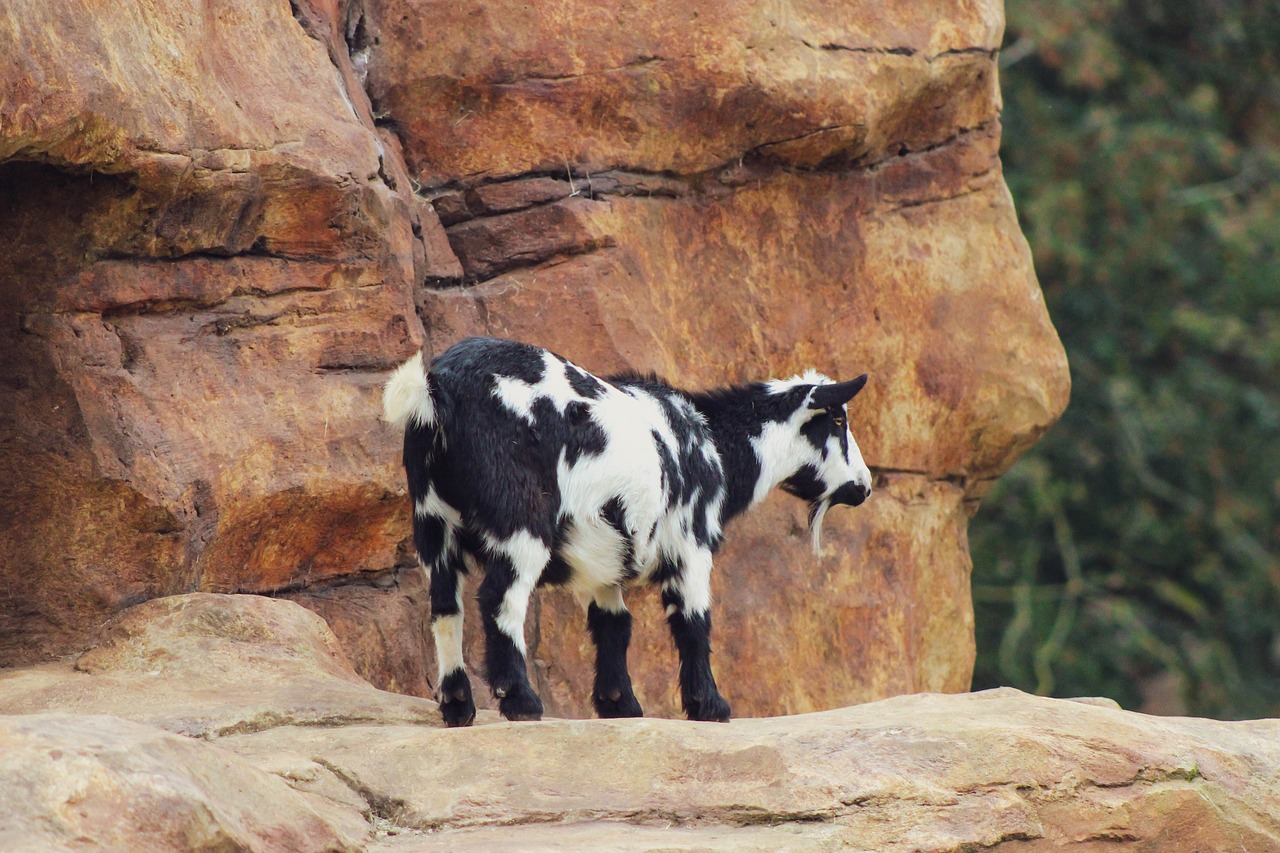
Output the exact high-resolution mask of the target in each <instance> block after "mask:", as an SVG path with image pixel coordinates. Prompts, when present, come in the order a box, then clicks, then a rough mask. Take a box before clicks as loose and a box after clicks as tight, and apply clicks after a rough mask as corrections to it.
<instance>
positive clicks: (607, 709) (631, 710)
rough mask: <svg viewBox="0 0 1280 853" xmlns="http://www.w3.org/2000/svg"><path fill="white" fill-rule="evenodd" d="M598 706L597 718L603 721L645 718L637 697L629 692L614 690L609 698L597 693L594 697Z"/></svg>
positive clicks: (594, 703) (594, 702)
mask: <svg viewBox="0 0 1280 853" xmlns="http://www.w3.org/2000/svg"><path fill="white" fill-rule="evenodd" d="M592 699H593V700H594V701H593V702H592V704H593V705H595V706H596V716H597V717H599V718H600V719H602V720H616V719H621V718H623V717H643V716H644V711H643V710H641V708H640V702H639V701H638V700H637V699H636V695H635V694H634V693H632V692H631V691H630V690H629V689H628V690H614V691H612V692H610V694H609V695H608V697H606V696H604V695H602V694H599V693H597V694H596V695H595V696H593V697H592Z"/></svg>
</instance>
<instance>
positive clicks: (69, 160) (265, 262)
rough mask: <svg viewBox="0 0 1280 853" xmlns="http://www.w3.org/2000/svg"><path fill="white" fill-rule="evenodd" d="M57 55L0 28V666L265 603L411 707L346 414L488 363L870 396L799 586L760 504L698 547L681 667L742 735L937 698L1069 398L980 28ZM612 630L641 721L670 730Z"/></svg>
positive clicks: (414, 10)
mask: <svg viewBox="0 0 1280 853" xmlns="http://www.w3.org/2000/svg"><path fill="white" fill-rule="evenodd" d="M149 8H150V7H149ZM291 8H292V10H293V14H290V9H291ZM81 18H83V16H77V15H75V14H74V13H73V11H72V10H70V9H69V7H67V3H66V0H41V2H35V0H12V2H10V3H9V6H8V7H6V11H5V13H0V52H3V55H5V56H6V57H10V58H11V59H10V61H9V62H7V63H6V64H5V65H4V67H3V68H0V93H3V94H0V186H2V187H3V188H4V191H3V192H2V193H0V264H2V265H3V267H4V269H5V270H6V278H5V281H4V282H3V283H0V334H2V335H3V336H4V339H5V340H7V341H9V342H10V344H9V345H8V346H5V347H0V517H3V518H4V519H5V529H6V535H5V536H4V537H3V538H0V587H2V588H3V589H4V590H5V591H6V593H7V595H6V596H5V597H4V598H3V600H0V665H2V664H15V663H24V662H30V661H36V660H44V659H49V658H53V657H57V656H59V655H63V654H66V653H69V652H74V651H78V650H81V649H83V648H85V647H86V646H87V645H88V644H90V642H92V639H93V636H94V635H95V634H96V632H97V631H98V630H99V628H100V626H102V625H103V624H104V622H106V621H107V620H108V619H109V618H110V617H111V616H112V615H113V614H114V613H116V612H117V611H118V610H120V609H121V608H122V607H125V606H127V605H129V604H131V603H134V602H138V601H143V600H146V599H150V598H154V597H157V596H166V595H174V594H178V593H186V592H191V591H193V590H206V591H217V592H230V591H256V592H278V593H286V594H288V595H290V596H292V597H294V598H295V599H296V600H297V601H299V602H302V603H304V604H306V605H308V606H310V607H312V608H314V609H316V610H317V611H319V612H321V613H323V614H324V615H325V616H326V618H328V619H329V620H330V622H331V624H332V625H333V627H334V630H335V631H336V632H337V634H338V636H339V639H340V640H341V642H342V643H343V645H344V646H345V647H346V648H347V649H348V651H349V652H350V653H351V657H352V659H353V661H354V663H355V665H356V667H357V668H358V669H359V671H360V672H361V673H362V674H363V675H365V676H366V677H368V678H369V679H370V680H372V681H373V682H375V683H377V684H379V685H383V686H388V687H394V688H396V689H399V690H404V691H407V692H412V693H419V694H423V693H428V692H429V690H430V684H429V678H430V676H431V675H432V673H431V672H430V669H431V663H430V660H431V658H432V657H433V653H432V652H431V649H430V639H429V637H428V636H426V635H425V634H424V633H423V631H422V623H423V622H424V621H425V619H426V617H427V613H426V602H425V596H424V594H423V591H422V589H421V580H420V579H419V578H417V577H415V575H414V573H415V572H416V569H415V568H414V567H413V559H412V556H411V554H410V552H409V549H408V548H407V547H406V539H407V537H408V533H409V530H408V518H409V506H408V501H407V499H406V498H405V495H404V485H403V482H404V481H403V474H402V472H401V471H400V468H399V459H398V456H399V438H398V436H396V435H394V434H392V433H391V432H390V431H389V430H388V429H386V428H385V427H384V426H383V425H382V424H380V423H379V422H378V421H377V419H376V418H377V412H378V405H377V398H378V392H379V384H380V383H381V381H382V380H383V378H384V377H385V375H386V371H387V370H388V368H390V367H391V366H393V365H394V364H396V363H397V362H398V361H400V360H402V359H403V358H405V357H406V356H407V355H409V354H410V353H412V352H413V351H414V350H415V349H416V348H417V347H418V346H420V345H423V344H425V345H426V347H427V350H428V351H429V352H441V351H443V350H444V349H445V348H446V347H447V346H448V345H449V344H450V343H452V342H453V341H454V340H456V339H457V338H460V337H462V336H464V335H467V334H475V333H487V334H496V335H508V336H513V337H518V338H522V339H525V340H529V341H533V342H536V343H539V344H542V345H545V346H548V347H550V348H552V349H555V350H557V351H560V352H562V353H563V354H565V355H566V356H569V357H571V358H573V359H574V360H576V361H578V362H579V363H581V364H583V365H584V366H587V367H589V368H591V369H593V370H597V371H604V372H607V371H610V370H615V369H620V368H637V369H642V370H656V371H658V372H660V373H663V374H665V375H666V376H667V377H668V378H669V379H671V380H672V381H673V382H676V383H680V384H687V385H691V386H706V385H712V384H719V383H724V382H732V381H738V380H743V379H754V378H763V377H766V376H770V375H775V376H779V375H780V376H785V375H789V374H791V373H793V372H796V371H799V370H801V369H804V368H806V367H816V368H819V369H821V370H824V371H825V372H827V373H829V374H832V375H837V376H851V375H855V374H857V373H862V372H864V371H865V372H869V373H870V374H871V383H870V384H869V385H868V388H867V391H866V392H864V393H863V394H862V395H861V396H860V397H859V398H858V401H857V403H856V404H855V406H854V411H853V412H852V413H851V415H852V418H853V421H854V423H855V427H856V433H857V435H858V437H859V441H860V443H861V445H862V448H863V451H864V454H865V456H866V458H867V460H868V462H869V463H870V464H871V466H872V467H873V469H875V471H876V472H877V478H878V483H877V494H876V495H875V496H874V497H873V498H872V500H871V502H870V503H869V504H867V505H866V506H864V507H862V508H859V509H858V510H854V511H847V512H843V513H833V514H832V515H831V516H830V517H829V520H828V522H827V524H828V528H829V532H828V536H827V546H826V549H825V551H824V553H823V555H822V557H820V558H815V557H814V556H813V555H811V554H810V553H809V551H808V548H807V542H806V538H805V537H804V536H803V535H802V532H801V527H802V525H803V518H802V515H801V511H800V509H799V508H798V507H797V506H796V505H794V504H793V503H789V502H788V500H787V499H786V498H782V497H779V498H777V499H775V500H772V501H770V502H769V503H768V504H767V505H766V506H765V507H764V508H762V509H761V510H760V511H759V512H758V513H757V514H756V515H755V516H754V517H748V518H747V519H745V520H743V521H742V522H740V523H739V524H737V525H735V527H734V528H732V529H731V530H730V532H729V538H728V544H727V545H726V548H725V551H724V553H723V554H722V555H721V557H720V559H719V561H718V570H717V575H716V580H715V583H716V587H715V594H716V601H717V603H716V607H715V611H714V612H715V624H716V629H715V630H716V636H717V637H718V640H717V642H716V649H717V652H716V658H715V664H714V665H715V666H716V668H717V670H718V671H719V672H720V676H721V680H722V682H723V685H724V689H725V693H726V695H727V696H728V697H729V698H730V699H732V700H733V701H734V703H735V710H736V711H737V712H738V713H739V714H774V713H782V712H797V711H804V710H811V709H817V708H826V707H832V706H835V705H842V704H847V703H848V702H850V701H860V700H865V699H873V698H877V697H882V696H886V695H891V694H895V693H900V692H906V691H914V690H922V689H928V690H943V691H958V690H963V689H965V688H966V687H967V685H968V681H969V676H970V672H971V669H972V659H973V627H972V620H973V616H972V606H971V602H970V599H969V594H968V577H969V569H970V563H969V557H968V548H967V542H966V538H965V536H966V533H965V531H966V525H967V520H968V517H969V516H970V515H971V514H972V512H973V511H974V509H975V508H976V505H977V501H978V500H979V499H980V498H981V497H982V496H983V495H984V494H985V493H986V491H987V489H988V488H989V486H990V483H991V482H992V481H993V480H994V478H996V477H998V476H999V475H1000V474H1001V473H1002V472H1003V471H1004V470H1005V469H1006V468H1007V467H1008V466H1009V465H1010V464H1011V463H1012V462H1013V460H1014V459H1015V458H1016V457H1017V456H1018V454H1020V453H1021V452H1023V451H1024V450H1025V449H1026V448H1027V447H1029V446H1030V445H1031V444H1032V443H1033V442H1034V441H1035V440H1036V439H1037V437H1038V436H1039V435H1040V434H1041V433H1042V432H1043V431H1044V430H1045V429H1047V428H1048V426H1049V425H1050V424H1052V423H1053V422H1054V420H1055V419H1056V418H1057V417H1058V415H1059V413H1060V412H1061V410H1062V408H1063V406H1065V404H1066V398H1067V394H1068V384H1069V380H1068V376H1067V372H1066V362H1065V357H1064V355H1063V351H1062V348H1061V346H1060V344H1059V342H1058V340H1057V338H1056V336H1055V334H1054V332H1053V328H1052V326H1051V325H1050V323H1049V319H1048V316H1047V314H1046V312H1045V308H1044V304H1043V301H1042V299H1041V297H1040V293H1039V290H1038V287H1037V284H1036V281H1035V277H1034V272H1033V270H1032V266H1031V260H1030V256H1029V253H1028V250H1027V246H1026V243H1025V241H1024V240H1023V238H1022V236H1021V234H1020V233H1019V231H1018V227H1017V220H1016V217H1015V215H1014V211H1013V207H1012V204H1011V201H1010V198H1009V195H1008V192H1007V190H1006V188H1005V186H1004V183H1003V180H1002V178H1001V174H1000V164H999V160H998V156H997V155H998V145H999V131H1000V127H999V109H1000V103H999V93H998V88H997V80H996V64H995V61H994V55H995V51H996V49H997V48H998V46H999V42H1000V37H1001V31H1002V27H1003V21H1002V15H1001V9H1000V4H999V3H998V2H995V0H982V2H977V3H971V4H960V5H957V4H951V3H940V2H935V0H929V2H925V3H907V2H904V0H891V2H887V3H886V2H878V3H874V4H872V3H865V2H858V0H850V2H843V3H834V4H832V3H810V2H804V3H795V4H790V5H784V6H768V7H765V6H758V5H751V4H747V5H743V4H726V3H713V2H692V3H690V2H682V3H673V2H668V0H662V2H659V3H657V4H648V5H631V6H627V5H623V6H621V7H620V6H618V5H617V4H615V3H605V2H599V0H556V2H553V3H550V4H536V5H535V6H531V7H529V8H527V9H526V8H524V7H512V6H510V5H509V4H508V5H502V6H499V5H496V4H493V3H491V2H488V0H465V2H449V3H442V2H433V1H432V0H363V2H355V0H352V2H339V0H305V2H300V3H295V4H282V3H233V2H229V0H181V1H180V2H175V3H168V4H164V5H163V7H162V8H161V7H157V8H155V9H153V10H151V11H150V12H149V13H148V15H147V16H146V17H145V18H144V17H141V16H140V14H139V12H138V10H137V8H136V6H135V5H134V4H129V3H125V2H118V0H112V2H109V3H107V4H106V5H105V6H103V7H102V8H101V9H100V10H99V11H98V12H97V13H96V14H95V15H94V16H93V20H92V21H89V20H85V21H83V23H82V25H79V26H76V27H67V26H64V25H63V23H64V22H65V21H66V20H70V19H76V20H80V19H81ZM431 200H434V201H435V206H434V207H433V204H432V201H431ZM437 209H438V210H439V215H437V212H436V211H437ZM370 578H373V579H375V580H378V579H383V580H386V581H387V583H386V584H385V585H383V586H377V585H370V584H369V583H368V579H370ZM634 598H635V602H634V607H633V609H634V610H635V611H636V612H637V616H638V618H637V635H636V643H635V652H634V654H633V655H632V659H633V663H634V671H635V672H634V674H635V677H636V682H637V690H638V691H639V692H640V694H641V699H642V700H643V702H644V703H645V704H646V708H647V709H648V710H649V712H650V713H654V714H663V715H668V714H675V713H676V704H675V700H674V694H673V692H672V685H673V683H674V678H673V674H674V656H673V655H672V653H671V650H670V644H669V641H668V639H667V638H666V636H665V628H664V626H663V625H662V620H661V618H660V614H659V613H658V612H657V607H656V605H655V604H654V602H653V601H652V600H651V598H652V596H650V595H648V594H638V595H636V596H634ZM535 614H536V616H537V618H536V619H531V622H530V626H529V632H530V644H531V648H532V649H533V650H534V654H533V658H534V660H533V661H532V663H531V666H532V667H533V669H534V675H535V678H536V680H537V682H538V684H539V685H540V687H541V690H542V691H543V693H544V694H545V697H546V699H547V704H548V710H549V712H550V713H555V714H562V715H566V716H572V715H582V714H585V713H587V710H588V707H589V703H588V702H587V686H588V685H589V683H590V661H589V649H588V643H587V640H586V637H585V634H584V632H583V630H582V622H583V617H582V614H581V613H580V612H578V611H577V608H576V607H575V606H574V605H573V604H572V603H571V602H570V601H569V600H568V598H567V597H566V596H564V595H562V594H560V593H557V592H554V591H546V592H543V593H541V595H540V600H539V603H538V605H537V607H536V608H535ZM476 628H477V623H476V620H475V619H474V614H473V618H472V619H471V622H470V627H469V632H468V654H469V655H470V660H472V661H473V662H475V661H478V660H479V659H480V657H479V655H478V654H476V653H475V651H476V649H475V645H476V642H477V639H478V636H477V633H476Z"/></svg>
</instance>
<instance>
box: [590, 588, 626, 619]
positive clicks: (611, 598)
mask: <svg viewBox="0 0 1280 853" xmlns="http://www.w3.org/2000/svg"><path fill="white" fill-rule="evenodd" d="M592 599H593V600H594V601H595V603H596V607H599V608H600V609H601V610H603V611H604V612H605V613H626V612H627V605H626V602H624V601H623V600H622V588H621V587H617V586H606V587H603V588H601V589H598V590H596V592H595V594H594V595H593V596H592Z"/></svg>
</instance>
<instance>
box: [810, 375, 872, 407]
mask: <svg viewBox="0 0 1280 853" xmlns="http://www.w3.org/2000/svg"><path fill="white" fill-rule="evenodd" d="M866 384H867V374H865V373H864V374H862V375H861V376H859V377H858V378H857V379H850V380H849V381H848V382H837V383H836V384H835V385H819V386H818V387H816V388H814V389H813V394H812V395H811V396H810V397H809V408H811V409H830V408H831V407H832V406H843V405H844V404H845V403H847V402H849V401H850V400H852V399H853V398H854V396H855V395H856V394H857V393H858V392H859V391H861V390H862V386H863V385H866Z"/></svg>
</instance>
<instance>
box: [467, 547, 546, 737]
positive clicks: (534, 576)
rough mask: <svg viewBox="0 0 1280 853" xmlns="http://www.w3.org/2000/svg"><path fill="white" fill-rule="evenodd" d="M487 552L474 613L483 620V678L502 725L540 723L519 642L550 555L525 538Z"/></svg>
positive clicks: (539, 702) (539, 709)
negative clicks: (508, 722) (503, 719)
mask: <svg viewBox="0 0 1280 853" xmlns="http://www.w3.org/2000/svg"><path fill="white" fill-rule="evenodd" d="M516 539H517V537H513V538H512V540H508V541H507V542H506V543H501V544H499V545H498V546H497V547H493V548H491V549H489V551H488V553H487V554H486V555H485V556H484V557H483V560H484V563H485V578H484V581H483V582H482V583H481V584H480V593H479V596H478V597H479V600H480V613H481V615H482V616H483V618H484V639H485V643H484V646H485V649H484V651H485V675H486V678H487V679H488V681H489V689H491V690H492V691H493V695H494V696H496V697H497V698H498V710H499V711H500V712H501V713H502V716H504V717H506V718H507V719H508V720H540V719H542V700H541V699H539V698H538V694H537V693H535V692H534V690H533V685H531V684H530V683H529V673H528V671H527V669H526V664H525V654H526V647H525V641H524V622H525V615H526V613H527V612H528V609H529V596H530V594H531V593H532V592H533V588H534V586H535V584H536V583H537V580H538V577H539V576H540V575H541V574H542V570H543V568H544V567H545V566H546V564H547V561H548V560H550V557H551V553H550V551H549V550H548V549H547V548H546V546H545V545H543V544H542V543H540V542H539V541H538V540H536V539H532V538H531V537H528V538H524V539H521V540H520V541H519V542H518V543H517V544H513V540H516Z"/></svg>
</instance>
